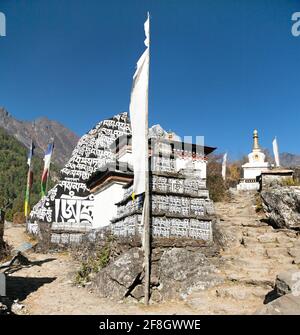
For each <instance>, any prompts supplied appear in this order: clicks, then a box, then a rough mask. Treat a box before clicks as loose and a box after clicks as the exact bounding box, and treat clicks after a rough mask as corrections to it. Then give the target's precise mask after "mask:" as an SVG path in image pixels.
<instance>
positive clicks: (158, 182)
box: [111, 150, 215, 242]
mask: <svg viewBox="0 0 300 335" xmlns="http://www.w3.org/2000/svg"><path fill="white" fill-rule="evenodd" d="M154 151H155V150H154ZM191 154H192V152H191ZM198 156H199V155H196V156H195V158H194V159H195V160H204V156H202V155H200V156H199V157H198ZM132 192H133V189H132V186H130V187H128V188H127V189H126V190H125V192H124V198H123V200H122V201H120V202H119V203H118V204H117V205H118V210H117V216H116V218H114V219H113V220H112V224H111V231H112V233H113V234H114V235H117V236H120V237H129V236H134V235H141V234H142V231H143V224H142V207H143V199H142V198H141V197H138V198H137V199H132V197H131V195H132ZM214 214H215V213H214V206H213V202H212V201H211V200H210V198H209V192H208V190H207V188H206V180H205V179H201V171H200V170H196V169H193V168H189V167H187V168H185V169H182V170H181V171H180V172H178V171H177V170H176V164H175V158H174V157H173V158H172V157H170V156H164V155H163V154H162V153H159V154H158V155H153V156H152V157H151V217H152V222H151V229H152V236H154V237H161V238H189V239H196V240H203V241H207V242H211V241H212V239H213V235H212V223H213V219H214Z"/></svg>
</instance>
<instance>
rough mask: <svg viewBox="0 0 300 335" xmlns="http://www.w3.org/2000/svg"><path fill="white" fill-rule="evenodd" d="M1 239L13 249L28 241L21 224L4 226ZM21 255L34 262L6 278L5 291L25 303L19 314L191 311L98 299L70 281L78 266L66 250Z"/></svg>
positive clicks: (176, 305)
mask: <svg viewBox="0 0 300 335" xmlns="http://www.w3.org/2000/svg"><path fill="white" fill-rule="evenodd" d="M5 240H6V241H8V242H9V243H10V245H11V246H13V247H14V248H17V247H18V246H19V245H21V244H22V243H24V242H28V241H30V240H29V238H28V236H27V235H26V233H25V231H24V227H16V226H12V227H10V228H8V229H6V232H5ZM25 255H26V256H27V257H28V258H29V259H30V261H32V262H33V263H34V265H33V266H30V267H25V268H22V269H21V270H19V271H17V272H15V273H13V274H12V275H11V276H10V277H8V279H7V286H8V294H9V296H10V297H12V298H13V299H19V301H20V302H21V303H22V304H23V305H24V306H25V307H24V309H22V310H20V314H77V315H80V314H104V315H109V314H191V313H193V310H192V309H191V308H190V307H189V306H187V305H185V304H184V303H183V302H176V303H168V304H161V305H152V306H149V307H148V308H146V307H144V306H143V305H142V304H137V303H121V302H120V303H116V302H113V301H110V300H108V299H101V298H98V297H96V296H95V295H94V294H92V293H90V291H89V289H88V288H83V287H79V286H76V285H74V284H73V278H74V273H75V271H76V269H78V268H79V264H77V263H76V262H75V261H74V260H73V259H72V258H71V257H70V256H69V255H68V253H55V254H37V253H35V252H32V251H31V252H27V253H25Z"/></svg>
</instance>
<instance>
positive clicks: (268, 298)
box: [264, 290, 280, 305]
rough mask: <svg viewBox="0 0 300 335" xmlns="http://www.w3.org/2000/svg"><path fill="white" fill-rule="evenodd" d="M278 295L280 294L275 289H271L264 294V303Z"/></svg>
mask: <svg viewBox="0 0 300 335" xmlns="http://www.w3.org/2000/svg"><path fill="white" fill-rule="evenodd" d="M279 297H280V295H279V294H278V293H277V292H276V290H272V291H271V292H269V293H268V294H267V295H266V296H265V299H264V305H266V304H268V303H269V302H272V301H273V300H276V299H277V298H279Z"/></svg>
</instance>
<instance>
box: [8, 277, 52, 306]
mask: <svg viewBox="0 0 300 335" xmlns="http://www.w3.org/2000/svg"><path fill="white" fill-rule="evenodd" d="M54 280H56V277H40V278H37V277H15V276H8V277H7V278H6V290H7V291H6V293H7V296H8V297H9V298H10V299H12V300H16V299H18V300H19V301H23V300H24V299H26V297H27V296H28V295H29V294H31V293H33V292H35V291H37V290H38V289H39V288H40V287H42V286H43V285H45V284H50V283H52V282H53V281H54Z"/></svg>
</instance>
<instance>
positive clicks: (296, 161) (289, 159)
mask: <svg viewBox="0 0 300 335" xmlns="http://www.w3.org/2000/svg"><path fill="white" fill-rule="evenodd" d="M280 161H281V165H282V166H287V167H296V166H297V167H300V155H294V154H290V153H287V152H284V153H282V154H280Z"/></svg>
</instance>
